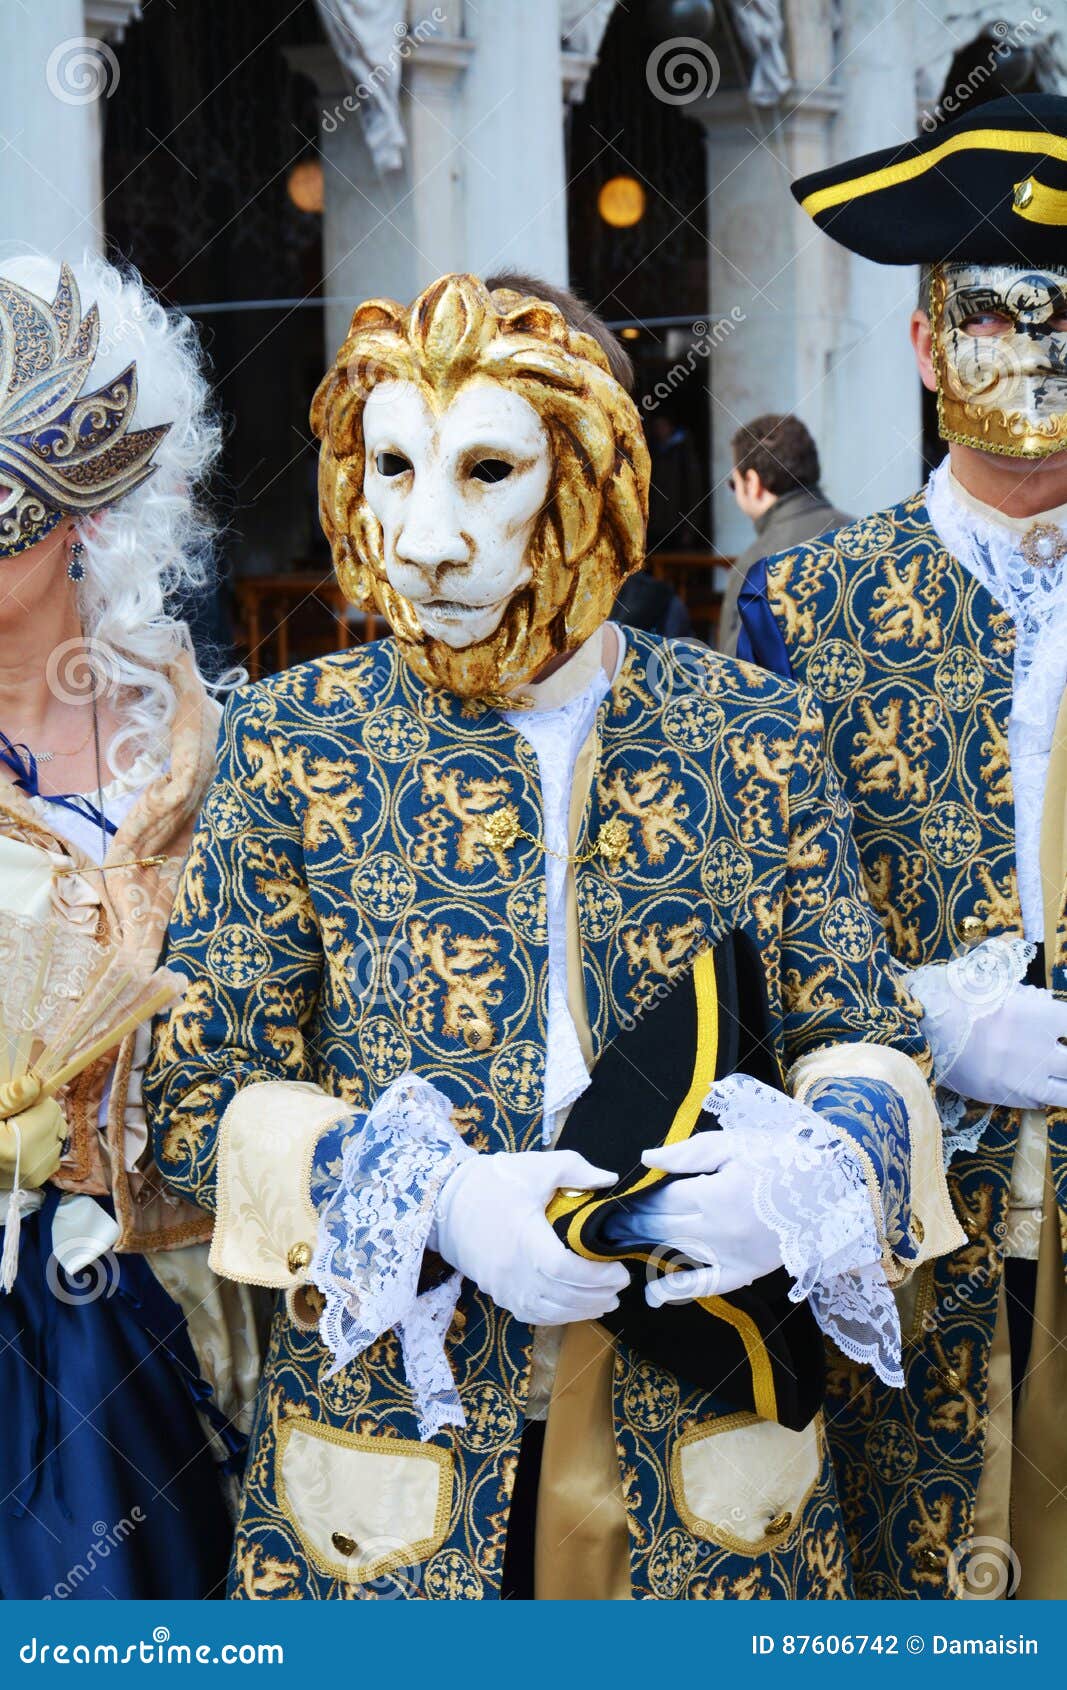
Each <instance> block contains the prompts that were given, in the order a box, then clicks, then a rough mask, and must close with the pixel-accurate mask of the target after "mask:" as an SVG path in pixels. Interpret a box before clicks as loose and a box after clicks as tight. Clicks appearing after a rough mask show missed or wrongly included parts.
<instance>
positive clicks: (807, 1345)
mask: <svg viewBox="0 0 1067 1690" xmlns="http://www.w3.org/2000/svg"><path fill="white" fill-rule="evenodd" d="M733 1073H747V1074H752V1075H754V1076H755V1077H756V1078H757V1079H760V1080H763V1081H764V1082H765V1083H766V1084H769V1085H773V1086H775V1087H777V1088H778V1089H779V1090H780V1089H781V1085H782V1081H781V1075H780V1072H779V1069H778V1064H777V1061H776V1059H775V1057H774V1055H773V1047H772V1044H771V1040H770V1016H769V1012H768V1008H767V1002H766V995H765V991H764V984H763V971H762V968H761V967H760V963H759V958H758V957H757V955H756V953H755V950H754V949H753V947H752V946H751V945H750V944H749V942H748V941H747V940H745V939H744V938H743V937H742V936H741V935H740V934H729V935H727V937H726V938H725V939H723V940H721V941H720V942H719V944H717V945H716V946H715V947H714V948H713V949H709V950H707V951H704V952H703V953H702V954H701V955H700V956H698V957H697V959H696V963H695V965H694V967H693V969H692V972H691V973H689V974H688V975H686V976H685V978H684V979H683V980H682V981H681V982H680V983H679V984H678V985H676V986H675V987H674V988H673V990H672V991H670V992H669V993H668V995H667V996H666V997H665V998H663V999H662V1000H661V1001H660V1002H659V1003H657V1004H655V1005H654V1006H653V1008H651V1009H650V1010H649V1011H648V1012H647V1014H645V1015H643V1016H642V1017H641V1018H640V1020H638V1021H637V1022H635V1023H634V1024H633V1026H631V1027H630V1028H629V1029H628V1030H626V1031H625V1032H623V1033H622V1034H620V1036H619V1037H618V1038H617V1039H615V1040H614V1041H613V1042H612V1043H611V1044H610V1045H608V1046H607V1048H606V1049H605V1050H604V1051H603V1053H602V1054H601V1057H600V1059H599V1061H598V1062H597V1065H596V1067H595V1068H594V1070H593V1075H592V1079H591V1082H590V1084H589V1087H588V1089H587V1090H586V1091H585V1092H583V1093H582V1096H581V1097H580V1098H579V1099H578V1101H577V1102H576V1103H575V1105H574V1107H573V1109H572V1110H571V1112H570V1115H569V1116H568V1118H567V1123H566V1125H565V1127H564V1129H563V1132H562V1133H561V1135H560V1138H559V1141H558V1148H559V1149H561V1150H577V1151H580V1152H581V1154H582V1155H583V1156H585V1157H587V1158H588V1159H589V1160H590V1161H591V1162H594V1163H596V1164H597V1166H599V1167H606V1168H620V1169H622V1170H623V1172H622V1173H621V1175H620V1178H619V1179H618V1180H617V1181H616V1183H615V1185H613V1186H611V1187H610V1188H609V1189H608V1190H607V1191H596V1192H567V1191H564V1192H559V1193H557V1195H556V1197H555V1198H554V1199H553V1201H552V1203H551V1204H550V1206H549V1209H548V1218H549V1220H550V1221H551V1223H552V1225H553V1226H554V1227H555V1229H556V1232H557V1234H558V1236H559V1237H560V1238H561V1239H562V1240H563V1242H564V1243H565V1244H567V1245H569V1247H570V1248H571V1249H572V1250H574V1251H576V1253H577V1254H578V1255H580V1256H584V1257H586V1258H587V1259H588V1260H591V1261H623V1262H624V1263H625V1264H626V1265H627V1267H628V1268H629V1269H630V1283H629V1285H628V1286H627V1287H626V1289H625V1290H624V1291H623V1292H622V1294H621V1295H620V1298H619V1307H618V1309H617V1310H615V1311H614V1312H613V1313H612V1314H610V1315H605V1316H604V1317H603V1320H602V1324H603V1325H604V1326H606V1327H607V1328H608V1330H609V1331H611V1332H613V1333H615V1334H616V1335H617V1336H618V1337H620V1338H622V1339H623V1340H624V1341H625V1342H626V1343H627V1344H628V1345H630V1346H631V1347H632V1348H633V1349H635V1350H637V1351H638V1352H639V1353H640V1354H642V1355H644V1356H646V1357H647V1358H648V1359H649V1360H650V1361H653V1362H655V1363H656V1364H657V1365H658V1366H660V1367H664V1368H666V1369H667V1370H668V1371H669V1372H671V1373H673V1374H675V1376H676V1377H678V1378H680V1379H683V1380H685V1381H687V1382H688V1383H689V1384H690V1385H695V1386H697V1387H698V1388H700V1389H703V1390H708V1391H714V1392H715V1393H716V1394H717V1395H718V1396H719V1397H720V1398H721V1399H722V1402H723V1406H724V1411H727V1412H733V1411H738V1410H747V1411H749V1412H754V1413H756V1414H757V1415H759V1417H760V1418H761V1419H764V1420H777V1421H779V1422H780V1423H781V1424H782V1425H783V1426H788V1427H791V1428H793V1429H794V1430H797V1431H799V1430H800V1429H801V1428H802V1427H804V1426H806V1425H807V1424H808V1422H809V1421H810V1420H811V1419H812V1418H813V1416H814V1415H815V1413H816V1411H817V1410H818V1408H819V1405H820V1402H821V1400H822V1394H823V1383H824V1369H825V1364H824V1359H823V1342H822V1337H821V1334H820V1332H819V1329H818V1327H817V1326H816V1324H815V1320H814V1317H813V1315H812V1313H811V1310H810V1309H809V1308H808V1305H807V1303H806V1302H803V1303H793V1302H790V1300H789V1296H788V1292H789V1287H790V1284H791V1281H790V1278H789V1275H788V1274H787V1273H786V1271H785V1269H784V1268H779V1269H778V1270H777V1271H776V1272H775V1273H771V1274H767V1275H766V1276H765V1277H764V1278H762V1279H759V1280H756V1281H755V1282H754V1283H753V1284H752V1285H747V1286H745V1287H743V1288H742V1289H741V1290H739V1291H732V1292H730V1294H729V1295H727V1296H715V1297H705V1298H699V1299H697V1300H696V1301H694V1302H690V1303H676V1304H666V1305H665V1306H664V1307H662V1308H657V1309H651V1308H649V1306H648V1304H647V1303H646V1301H645V1294H644V1293H645V1286H646V1284H647V1283H648V1279H649V1277H650V1276H654V1275H655V1274H657V1273H662V1272H670V1271H673V1270H674V1268H675V1267H676V1266H688V1265H689V1264H688V1263H685V1262H682V1263H678V1262H672V1261H671V1260H669V1259H668V1258H667V1257H665V1256H664V1253H663V1251H662V1250H661V1249H660V1248H659V1247H658V1246H657V1245H656V1244H655V1243H653V1242H650V1243H648V1244H647V1245H640V1246H638V1245H634V1246H626V1247H622V1246H619V1245H617V1244H612V1243H611V1241H610V1234H611V1231H612V1228H611V1219H612V1216H613V1215H617V1214H618V1212H619V1210H620V1209H622V1210H626V1211H628V1212H629V1213H630V1214H631V1215H632V1214H633V1213H634V1210H635V1204H634V1199H635V1197H636V1196H637V1195H638V1193H640V1192H643V1191H649V1190H651V1189H652V1188H653V1186H655V1185H658V1184H660V1183H664V1182H667V1181H669V1180H672V1179H674V1178H676V1177H678V1176H676V1175H673V1174H668V1173H664V1172H662V1171H659V1170H653V1169H650V1168H646V1167H645V1166H644V1164H643V1163H642V1161H641V1152H642V1151H643V1150H647V1149H649V1148H650V1147H651V1146H653V1145H664V1144H675V1143H677V1142H679V1141H680V1140H682V1139H685V1138H688V1137H689V1136H690V1134H692V1133H696V1132H713V1131H717V1130H718V1128H719V1122H718V1120H717V1118H716V1117H715V1115H713V1114H711V1113H710V1112H708V1111H706V1110H704V1108H703V1103H704V1100H705V1098H706V1097H707V1094H708V1089H709V1087H710V1086H711V1084H712V1083H713V1081H715V1080H719V1079H723V1078H725V1076H726V1075H727V1074H733Z"/></svg>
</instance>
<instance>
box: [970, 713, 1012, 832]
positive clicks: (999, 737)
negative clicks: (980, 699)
mask: <svg viewBox="0 0 1067 1690" xmlns="http://www.w3.org/2000/svg"><path fill="white" fill-rule="evenodd" d="M978 714H979V716H981V718H982V721H983V722H984V723H985V730H986V733H987V734H988V735H989V737H988V739H983V741H982V743H981V745H980V746H979V748H978V749H979V753H980V755H981V756H982V757H984V758H985V762H984V763H983V764H982V766H981V772H982V779H983V781H984V782H985V784H986V786H987V788H988V791H987V793H986V797H987V798H988V800H989V803H990V804H991V805H992V807H993V808H994V809H998V808H999V807H1000V805H1001V804H1010V803H1011V801H1012V791H1011V764H1010V762H1009V760H1008V736H1007V734H1006V733H1005V731H1004V729H1003V728H1002V727H1001V726H1000V723H999V722H998V721H997V719H996V716H995V715H994V714H993V711H992V710H991V709H990V707H989V705H988V704H980V705H979V707H978Z"/></svg>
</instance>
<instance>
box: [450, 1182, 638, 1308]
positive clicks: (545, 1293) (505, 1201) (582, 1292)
mask: <svg viewBox="0 0 1067 1690" xmlns="http://www.w3.org/2000/svg"><path fill="white" fill-rule="evenodd" d="M617 1177H618V1176H617V1175H616V1174H612V1173H607V1172H605V1170H604V1169H603V1168H594V1167H593V1165H592V1164H591V1163H590V1162H587V1161H586V1160H585V1157H584V1156H579V1155H578V1154H577V1152H576V1151H573V1150H520V1151H516V1152H508V1151H498V1152H496V1153H495V1154H493V1155H478V1156H469V1157H468V1158H467V1159H466V1160H465V1161H463V1162H461V1163H460V1165H459V1167H458V1168H457V1169H456V1171H455V1173H453V1174H452V1175H450V1177H449V1178H448V1180H447V1181H446V1182H445V1185H444V1187H443V1188H442V1191H441V1195H440V1197H439V1198H438V1203H437V1212H436V1217H435V1227H434V1237H433V1247H434V1248H435V1249H436V1250H437V1252H438V1254H439V1255H441V1256H443V1257H444V1259H445V1261H446V1262H449V1263H450V1264H451V1265H452V1267H454V1268H458V1269H459V1271H460V1273H462V1274H464V1275H465V1276H466V1278H467V1279H473V1281H474V1283H475V1285H477V1287H478V1289H479V1290H480V1291H484V1292H485V1295H486V1296H487V1297H491V1298H492V1300H493V1302H494V1303H496V1304H497V1305H498V1307H500V1308H502V1309H507V1310H508V1312H509V1313H510V1314H513V1315H515V1316H516V1318H517V1319H519V1320H526V1321H529V1322H530V1324H531V1325H533V1326H565V1325H567V1324H568V1323H569V1322H570V1321H574V1320H598V1319H599V1318H600V1316H601V1315H602V1314H607V1313H608V1312H609V1311H610V1310H612V1309H616V1308H618V1306H619V1292H620V1291H621V1290H622V1289H623V1287H624V1286H625V1285H626V1284H627V1282H628V1280H629V1274H628V1273H627V1271H626V1269H625V1268H624V1267H623V1265H622V1263H621V1262H587V1261H585V1260H584V1258H583V1257H581V1256H576V1255H575V1253H574V1251H573V1250H568V1249H567V1247H566V1245H564V1244H561V1243H560V1241H559V1239H558V1238H557V1237H556V1234H555V1233H554V1232H553V1230H552V1228H551V1226H550V1225H549V1223H548V1220H547V1219H546V1216H545V1208H546V1206H547V1205H548V1203H549V1202H550V1200H551V1199H552V1197H553V1196H554V1195H555V1193H556V1191H558V1190H559V1188H560V1187H561V1186H575V1187H582V1188H583V1189H596V1190H599V1189H601V1188H603V1187H605V1186H609V1185H614V1183H615V1180H616V1179H617Z"/></svg>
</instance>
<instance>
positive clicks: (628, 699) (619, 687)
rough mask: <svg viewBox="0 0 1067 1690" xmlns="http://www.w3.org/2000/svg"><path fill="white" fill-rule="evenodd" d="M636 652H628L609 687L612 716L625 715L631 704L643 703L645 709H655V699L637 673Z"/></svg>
mask: <svg viewBox="0 0 1067 1690" xmlns="http://www.w3.org/2000/svg"><path fill="white" fill-rule="evenodd" d="M637 668H638V665H637V653H636V652H635V651H631V652H628V653H627V655H626V661H625V662H624V664H623V666H622V668H621V670H620V671H619V675H618V679H617V680H616V682H615V685H614V686H613V687H612V689H611V713H612V715H613V716H625V715H626V713H627V711H628V710H629V708H630V706H631V704H640V705H643V706H644V708H645V709H646V710H653V709H655V705H656V700H655V699H654V698H653V696H652V694H651V693H650V692H649V690H648V688H647V687H643V686H642V685H641V682H640V681H639V680H638V675H637Z"/></svg>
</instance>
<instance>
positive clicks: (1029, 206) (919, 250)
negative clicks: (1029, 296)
mask: <svg viewBox="0 0 1067 1690" xmlns="http://www.w3.org/2000/svg"><path fill="white" fill-rule="evenodd" d="M793 197H794V199H796V200H797V201H798V202H799V203H800V205H801V206H802V207H803V209H804V210H805V211H806V212H807V213H808V215H809V217H812V218H814V220H815V222H816V223H817V224H818V225H819V228H820V229H824V230H825V231H826V233H827V234H828V235H832V236H833V238H834V240H835V241H839V242H840V243H841V245H842V246H846V247H848V249H849V251H850V252H858V253H859V254H860V255H861V256H862V257H863V258H873V259H876V260H877V261H878V262H879V263H882V264H942V263H948V262H950V261H955V262H970V263H973V264H1011V265H1014V266H1018V265H1035V266H1042V267H1050V266H1051V267H1056V268H1062V267H1063V266H1064V265H1067V98H1064V97H1063V96H1062V95H1059V94H1025V95H1019V96H1014V95H1013V96H1011V97H1010V98H1006V99H1002V100H989V101H987V102H986V103H985V104H983V105H978V106H975V107H974V108H973V109H972V110H970V111H968V112H967V113H965V115H964V116H962V117H959V118H957V119H956V120H955V121H954V122H952V123H945V124H938V125H937V126H936V127H933V128H932V129H931V130H930V132H929V133H928V134H922V135H919V136H917V137H916V138H915V139H914V140H912V141H905V142H904V143H903V145H899V146H895V147H887V148H885V150H884V151H882V152H877V153H866V154H864V156H863V157H862V158H853V159H848V160H847V161H846V162H845V163H844V164H835V165H834V166H833V167H832V168H831V169H829V170H816V171H814V172H813V173H812V174H811V175H810V176H801V177H800V178H799V180H797V181H796V182H794V183H793Z"/></svg>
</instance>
